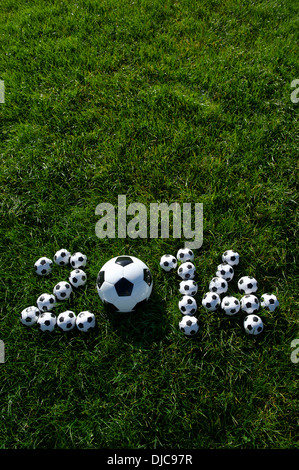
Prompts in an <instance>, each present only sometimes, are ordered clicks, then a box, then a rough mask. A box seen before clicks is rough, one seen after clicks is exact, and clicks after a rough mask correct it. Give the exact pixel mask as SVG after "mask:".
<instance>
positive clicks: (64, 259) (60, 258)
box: [54, 248, 71, 266]
mask: <svg viewBox="0 0 299 470" xmlns="http://www.w3.org/2000/svg"><path fill="white" fill-rule="evenodd" d="M70 256H71V254H70V252H69V251H68V250H66V249H65V248H61V249H60V250H58V251H56V253H55V255H54V262H55V263H56V264H57V265H58V266H67V265H68V264H69V261H70Z"/></svg>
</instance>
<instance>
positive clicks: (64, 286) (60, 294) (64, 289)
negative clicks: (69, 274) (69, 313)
mask: <svg viewBox="0 0 299 470" xmlns="http://www.w3.org/2000/svg"><path fill="white" fill-rule="evenodd" d="M72 292H73V289H72V286H71V284H70V283H69V282H65V281H60V282H58V284H56V286H54V289H53V294H54V295H55V296H56V298H57V299H58V300H67V299H69V298H70V296H71V293H72Z"/></svg>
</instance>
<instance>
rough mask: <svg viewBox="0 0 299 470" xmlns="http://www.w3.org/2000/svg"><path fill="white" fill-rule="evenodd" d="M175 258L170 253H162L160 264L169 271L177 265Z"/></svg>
mask: <svg viewBox="0 0 299 470" xmlns="http://www.w3.org/2000/svg"><path fill="white" fill-rule="evenodd" d="M177 264H178V263H177V260H176V258H175V257H174V256H172V255H168V254H167V255H163V256H162V257H161V259H160V266H161V268H162V269H164V271H171V270H172V269H175V268H176V267H177Z"/></svg>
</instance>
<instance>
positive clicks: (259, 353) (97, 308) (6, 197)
mask: <svg viewBox="0 0 299 470" xmlns="http://www.w3.org/2000/svg"><path fill="white" fill-rule="evenodd" d="M0 28H1V29H0V37H1V55H0V79H2V80H4V82H5V103H2V104H0V113H1V114H0V116H1V134H0V139H1V151H0V156H1V162H0V181H1V202H0V208H1V209H0V210H1V219H0V230H1V232H0V233H1V238H0V244H1V245H0V246H1V252H0V266H1V267H0V269H1V275H0V296H1V297H0V298H1V304H0V339H1V340H3V341H4V343H5V355H6V362H5V363H4V364H1V365H0V376H1V379H0V384H1V386H0V410H1V426H0V447H1V448H8V449H15V448H18V449H24V448H69V449H74V448H135V449H142V448H146V449H154V448H180V449H199V448H213V449H214V448H217V449H220V448H240V449H245V448H257V449H261V448H280V449H282V448H295V447H296V448H298V364H295V363H293V362H292V361H291V359H290V354H291V351H292V350H291V346H290V344H291V341H292V340H293V339H295V338H298V336H299V332H298V299H297V293H298V269H297V266H296V255H297V239H296V236H297V229H298V223H297V219H296V216H297V212H296V211H297V203H298V192H297V188H296V183H297V182H298V158H297V157H298V139H297V137H298V135H297V131H298V119H297V116H298V104H295V103H292V101H291V99H290V95H291V92H292V91H293V90H292V89H291V87H290V84H291V82H292V80H294V79H296V78H298V74H299V70H298V58H297V55H298V54H297V49H296V41H298V7H297V6H296V2H295V1H292V0H284V1H282V2H276V1H275V0H269V1H267V2H266V1H261V0H257V1H255V2H253V1H242V2H241V1H239V0H226V1H221V2H220V1H200V2H191V1H189V0H182V1H180V2H173V1H169V0H166V1H163V2H162V1H161V0H155V1H152V2H149V1H144V0H137V1H135V2H130V1H128V0H121V1H116V0H107V1H100V2H97V1H95V0H78V1H77V2H60V1H55V0H51V1H45V0H39V1H31V2H26V1H23V0H20V1H18V2H15V1H12V0H2V2H1V26H0ZM119 194H126V195H127V204H129V203H131V202H141V203H143V204H145V206H146V207H149V204H150V203H152V202H168V203H171V202H179V203H180V204H182V203H183V202H192V203H195V202H202V203H203V204H204V240H203V245H202V248H200V249H199V250H197V251H196V258H195V261H194V263H195V265H196V267H197V277H196V280H197V281H198V284H199V292H198V294H197V301H198V304H199V309H198V318H199V322H200V330H199V333H198V335H197V336H196V337H195V338H193V339H192V340H189V339H187V338H185V337H184V336H182V334H181V332H180V331H179V330H178V322H179V320H180V318H181V315H180V314H179V313H178V307H177V302H178V300H179V298H180V295H179V292H178V277H177V275H176V273H172V274H168V273H164V272H162V271H161V269H160V268H159V259H160V257H161V256H162V254H164V253H168V252H170V253H173V254H175V253H176V251H177V249H178V248H180V247H181V246H182V245H183V243H184V239H174V238H172V237H170V238H169V239H162V238H158V239H150V238H147V239H136V240H133V239H130V238H125V239H118V238H115V239H108V238H107V239H99V238H97V237H96V235H95V224H96V222H97V220H98V219H99V217H98V216H97V215H95V208H96V206H97V205H98V204H99V203H101V202H110V203H112V204H115V205H116V204H117V196H118V195H119ZM61 247H66V248H68V249H69V250H70V251H71V252H74V251H77V250H79V251H82V252H83V253H85V254H86V255H87V256H88V260H89V263H88V266H87V269H86V270H87V273H88V283H87V285H86V286H85V287H84V288H83V289H82V290H81V291H80V292H77V293H76V294H75V296H74V297H73V299H72V300H71V301H70V302H69V303H68V306H69V307H72V309H74V310H75V312H77V313H78V312H79V311H80V310H83V309H84V310H85V309H90V310H91V311H93V312H94V313H95V314H96V318H97V327H96V329H95V330H94V331H93V332H92V333H90V334H87V335H83V334H80V333H79V332H78V331H73V332H70V334H64V333H63V332H61V331H58V330H57V329H56V330H55V331H54V332H53V333H52V334H43V333H41V332H40V331H39V330H38V329H37V327H36V328H35V327H32V328H31V329H26V328H25V327H24V326H23V325H22V324H21V323H20V321H19V316H20V312H21V310H23V308H25V307H27V306H28V305H31V304H34V303H35V302H36V299H37V297H38V295H40V294H41V293H42V292H44V291H47V290H52V288H53V286H54V284H55V283H56V281H59V280H61V279H62V278H66V277H67V275H68V272H69V270H68V268H61V269H60V268H58V267H57V268H56V269H54V270H53V272H52V274H51V275H50V276H49V277H48V278H45V279H40V278H37V276H36V275H35V274H34V271H33V264H34V262H35V261H36V259H37V258H39V257H40V256H43V255H46V256H49V257H51V256H53V255H54V253H55V251H56V250H58V249H60V248H61ZM227 248H233V249H236V250H237V251H238V252H239V253H240V256H241V262H240V265H239V267H238V268H237V269H236V273H235V278H234V280H233V281H232V283H231V284H230V291H231V292H232V293H233V292H236V280H237V279H238V277H240V276H241V275H243V274H249V275H254V276H255V277H256V278H257V280H258V281H259V286H260V289H259V292H258V293H259V295H261V294H262V293H263V292H267V291H271V292H274V293H276V294H277V296H278V299H279V301H280V309H279V310H278V311H275V312H274V313H267V312H265V311H261V316H262V318H263V320H264V323H265V330H264V332H263V334H262V335H260V336H258V337H256V338H251V337H248V336H246V335H245V333H244V331H243V328H242V317H243V316H242V314H238V315H237V316H236V318H235V317H232V318H229V317H224V315H223V314H222V312H220V311H219V312H217V313H214V314H209V313H207V312H205V311H204V310H203V308H202V307H201V297H202V295H203V294H204V292H205V291H206V290H207V289H208V283H209V281H210V279H211V277H212V276H214V273H215V269H216V266H217V265H218V264H219V262H220V261H221V254H222V253H223V251H225V249H227ZM124 253H126V254H131V255H134V256H137V257H140V258H141V259H142V260H143V261H144V262H146V263H147V264H148V266H149V267H150V269H151V271H152V273H153V276H154V292H153V295H152V297H151V299H150V301H149V303H148V305H147V306H146V307H145V308H144V310H142V311H141V312H139V313H134V314H129V315H114V316H113V315H111V314H109V313H107V312H105V311H104V308H103V305H102V304H101V302H100V299H99V297H98V296H97V293H96V290H95V281H96V276H97V273H98V271H99V269H100V267H101V266H102V265H103V264H104V262H106V261H107V260H108V259H109V258H111V257H112V256H116V255H118V254H124ZM63 309H65V306H64V305H62V304H61V303H60V305H59V306H58V307H57V308H56V312H57V313H59V312H60V311H62V310H63Z"/></svg>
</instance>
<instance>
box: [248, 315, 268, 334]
mask: <svg viewBox="0 0 299 470" xmlns="http://www.w3.org/2000/svg"><path fill="white" fill-rule="evenodd" d="M244 328H245V331H246V333H248V334H249V335H259V334H260V333H261V332H262V331H263V329H264V324H263V321H262V319H261V318H260V317H258V316H257V315H247V316H246V317H245V318H244Z"/></svg>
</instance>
